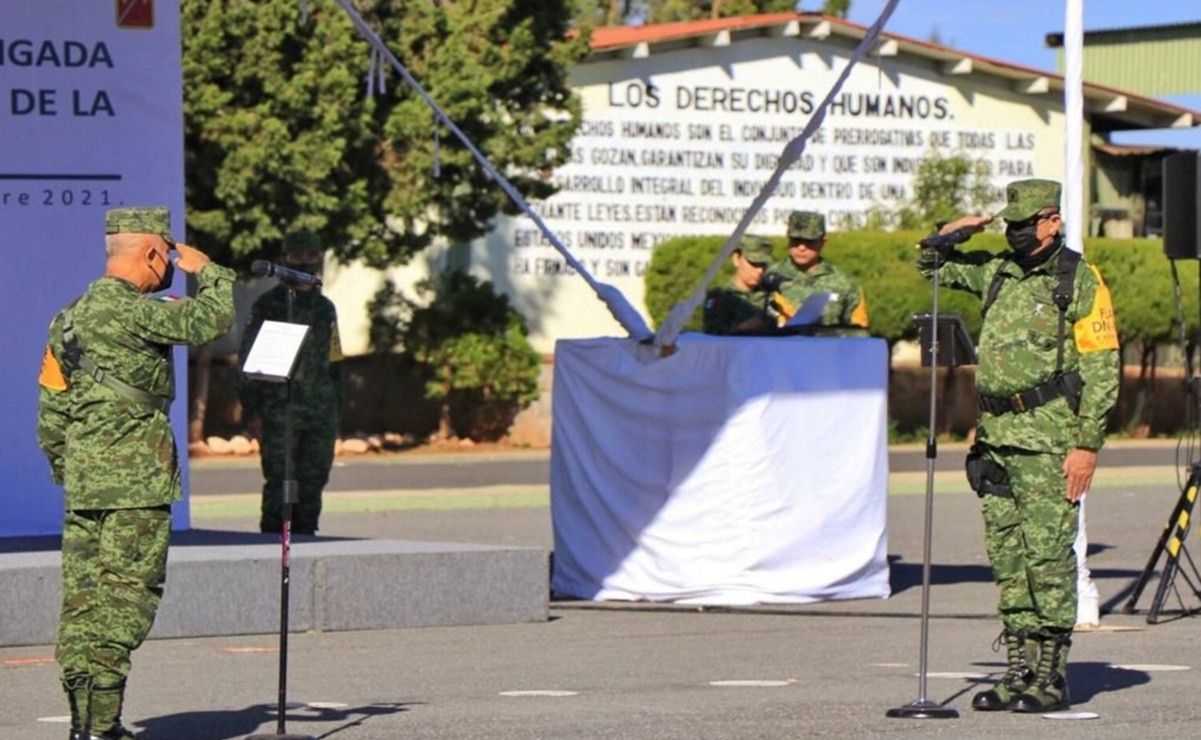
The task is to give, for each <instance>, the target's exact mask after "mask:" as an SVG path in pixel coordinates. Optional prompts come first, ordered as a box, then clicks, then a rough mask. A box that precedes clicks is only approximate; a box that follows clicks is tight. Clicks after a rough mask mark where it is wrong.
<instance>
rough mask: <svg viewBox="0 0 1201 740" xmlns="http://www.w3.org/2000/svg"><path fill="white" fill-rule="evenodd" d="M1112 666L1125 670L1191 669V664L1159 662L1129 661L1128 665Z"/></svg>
mask: <svg viewBox="0 0 1201 740" xmlns="http://www.w3.org/2000/svg"><path fill="white" fill-rule="evenodd" d="M1114 668H1121V669H1122V670H1126V671H1147V672H1151V671H1191V670H1193V668H1192V666H1187V665H1167V664H1161V663H1130V664H1129V665H1115V666H1114Z"/></svg>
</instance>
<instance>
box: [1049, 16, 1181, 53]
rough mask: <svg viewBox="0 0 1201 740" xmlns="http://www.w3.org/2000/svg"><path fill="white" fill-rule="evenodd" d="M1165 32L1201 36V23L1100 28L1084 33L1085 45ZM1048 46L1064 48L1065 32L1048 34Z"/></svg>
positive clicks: (1127, 39) (1157, 34)
mask: <svg viewBox="0 0 1201 740" xmlns="http://www.w3.org/2000/svg"><path fill="white" fill-rule="evenodd" d="M1164 32H1168V33H1172V34H1175V35H1189V34H1192V35H1197V36H1201V21H1192V22H1189V23H1164V24H1161V25H1158V26H1126V27H1124V28H1099V29H1097V30H1095V31H1085V32H1084V43H1086V44H1089V43H1105V42H1106V41H1129V40H1131V39H1134V38H1137V37H1139V36H1161V35H1163V33H1164ZM1046 42H1047V46H1049V47H1051V48H1052V49H1058V48H1060V47H1061V46H1063V32H1062V31H1056V32H1054V33H1048V34H1047V37H1046Z"/></svg>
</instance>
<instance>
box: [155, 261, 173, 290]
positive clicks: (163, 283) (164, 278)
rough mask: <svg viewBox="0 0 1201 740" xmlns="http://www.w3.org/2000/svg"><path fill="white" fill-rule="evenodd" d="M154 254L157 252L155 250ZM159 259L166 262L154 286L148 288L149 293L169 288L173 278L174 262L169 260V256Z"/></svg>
mask: <svg viewBox="0 0 1201 740" xmlns="http://www.w3.org/2000/svg"><path fill="white" fill-rule="evenodd" d="M155 254H157V252H156V253H155ZM161 259H162V260H163V261H164V262H166V263H167V267H166V269H164V270H163V274H162V275H161V276H160V277H159V279H158V282H157V283H156V284H155V286H154V287H153V288H151V289H150V292H151V293H158V292H159V291H163V290H166V289H167V288H170V287H171V282H172V281H173V280H175V263H174V262H172V261H171V257H170V256H167V257H162V258H161Z"/></svg>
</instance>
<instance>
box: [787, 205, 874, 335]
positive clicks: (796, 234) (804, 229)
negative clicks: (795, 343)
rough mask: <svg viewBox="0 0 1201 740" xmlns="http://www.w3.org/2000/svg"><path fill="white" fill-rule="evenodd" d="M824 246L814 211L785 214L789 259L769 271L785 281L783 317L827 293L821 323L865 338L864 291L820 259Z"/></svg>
mask: <svg viewBox="0 0 1201 740" xmlns="http://www.w3.org/2000/svg"><path fill="white" fill-rule="evenodd" d="M825 247H826V219H825V217H824V216H822V215H821V214H820V213H814V212H813V211H793V212H792V213H790V214H788V258H787V259H784V260H780V261H779V262H777V263H776V264H774V265H772V266H771V268H770V269H769V270H768V272H770V273H773V274H777V275H780V276H781V277H782V278H784V280H785V282H784V284H783V287H782V288H781V289H780V293H781V295H783V297H784V304H785V305H783V306H782V310H783V313H784V314H785V318H786V319H787V318H790V317H791V316H792V314H793V313H795V312H796V310H797V309H799V308H800V307H801V305H802V304H804V302H805V300H806V299H807V298H809V296H811V295H813V294H815V293H829V294H830V299H829V302H828V303H826V305H825V308H823V309H822V318H821V324H822V325H823V326H830V327H843V330H842V331H841V332H839V333H843V334H849V335H862V336H866V335H867V299H866V298H865V297H864V295H863V289H862V288H860V287H859V281H857V280H856V279H855V278H854V277H852V276H851V275H849V274H847V273H845V272H843V271H842V270H839V269H838V268H837V267H835V266H834V265H832V264H830V263H829V262H826V261H825V260H823V259H822V256H821V253H822V250H823V249H825Z"/></svg>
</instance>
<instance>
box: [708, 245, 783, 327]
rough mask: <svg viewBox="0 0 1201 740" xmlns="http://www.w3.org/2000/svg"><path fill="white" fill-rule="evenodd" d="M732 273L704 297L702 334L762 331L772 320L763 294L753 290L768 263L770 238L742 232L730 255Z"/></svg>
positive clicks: (769, 261)
mask: <svg viewBox="0 0 1201 740" xmlns="http://www.w3.org/2000/svg"><path fill="white" fill-rule="evenodd" d="M730 262H732V263H733V264H734V276H733V277H732V278H730V284H729V285H727V286H726V287H724V288H714V289H713V290H711V291H709V295H707V296H706V297H705V314H704V316H705V318H704V332H705V333H706V334H762V333H763V332H765V331H767V329H768V328H769V327H772V326H775V322H774V321H772V320H770V319H769V318H768V315H767V312H766V311H765V310H764V301H765V298H766V296H764V295H763V294H761V293H756V292H755V289H756V288H758V287H759V282H760V281H761V280H762V279H763V271H764V270H766V269H767V266H768V265H769V264H771V241H770V240H768V239H766V238H765V237H762V236H744V237H742V240H741V241H740V242H739V243H738V248H737V249H735V250H734V252H733V254H731V255H730Z"/></svg>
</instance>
